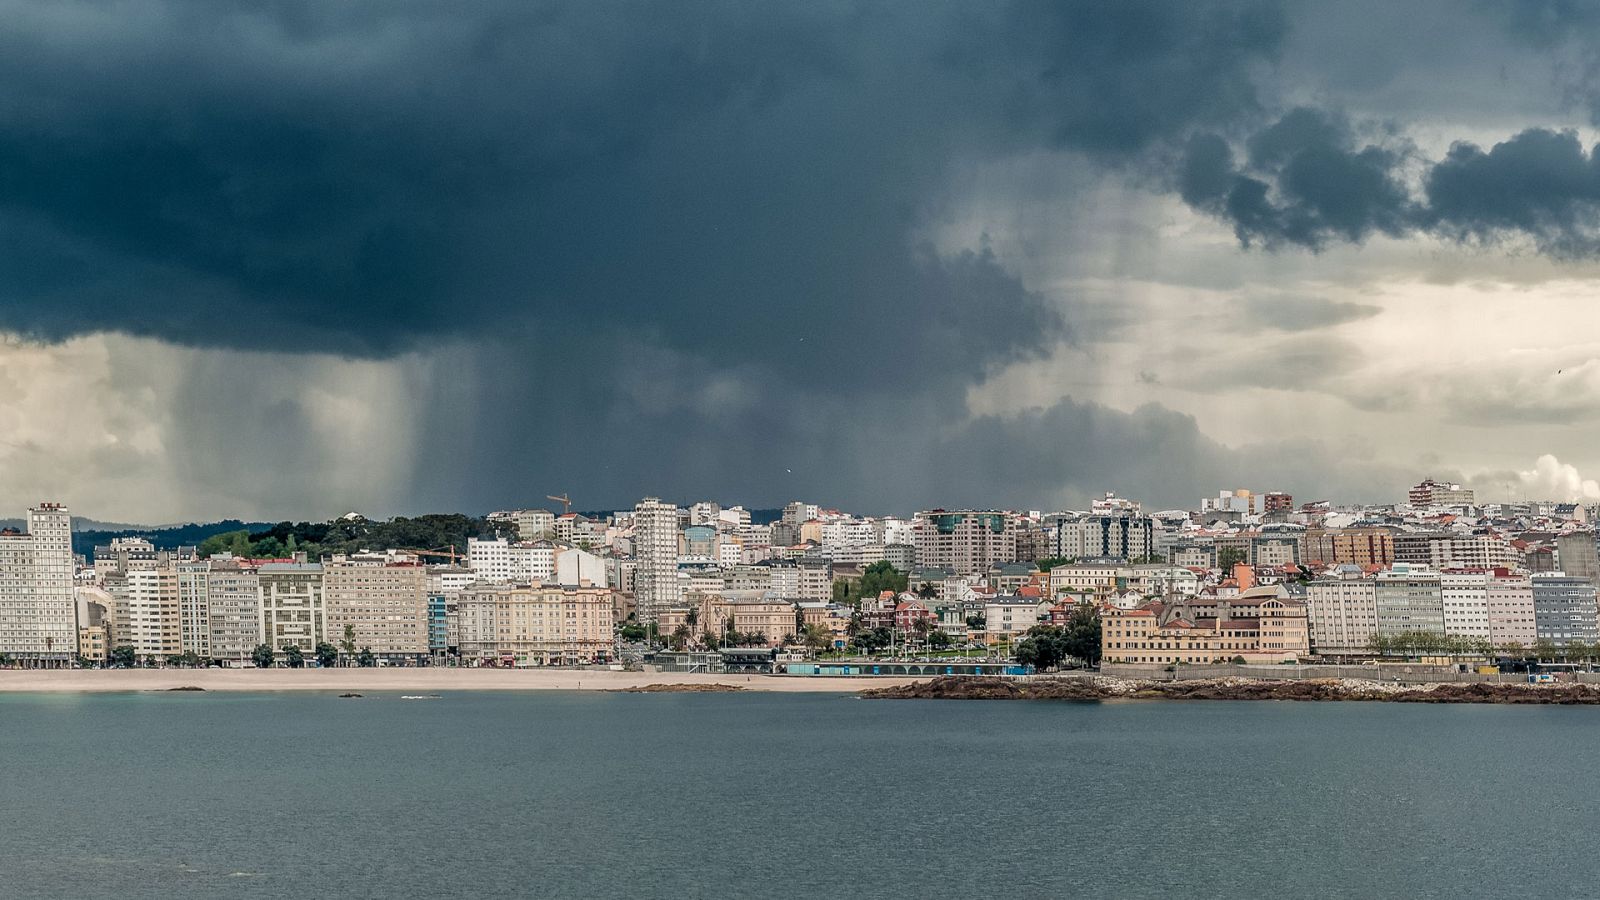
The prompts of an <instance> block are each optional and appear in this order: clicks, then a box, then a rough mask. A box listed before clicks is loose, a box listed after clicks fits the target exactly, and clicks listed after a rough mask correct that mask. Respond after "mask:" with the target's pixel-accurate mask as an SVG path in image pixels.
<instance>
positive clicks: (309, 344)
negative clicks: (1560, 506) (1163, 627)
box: [0, 0, 1600, 522]
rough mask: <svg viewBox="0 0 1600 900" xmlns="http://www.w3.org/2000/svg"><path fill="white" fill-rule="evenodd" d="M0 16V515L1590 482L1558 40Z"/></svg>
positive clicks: (1150, 12)
mask: <svg viewBox="0 0 1600 900" xmlns="http://www.w3.org/2000/svg"><path fill="white" fill-rule="evenodd" d="M1589 9H1591V7H1585V6H1583V5H1580V4H1571V3H1566V2H1559V0H1552V2H1548V3H1518V4H1512V3H1490V2H1477V3H1470V2H1435V3H1427V2H1415V3H1412V2H1408V3H1404V4H1395V3H1392V2H1372V3H1360V2H1345V3H1338V4H1327V3H1303V4H1294V3H1289V4H1279V3H1237V4H1233V3H1230V4H1206V3H1170V2H1162V3H1153V4H1144V3H1138V2H1122V3H1115V4H1107V3H1084V4H1081V5H1074V4H1070V3H1069V4H1062V3H1056V2H1048V3H1047V2H1039V3H1032V2H1018V3H1002V2H993V3H973V2H963V3H943V4H942V3H937V2H927V0H918V2H914V3H913V2H862V3H849V2H829V3H795V2H785V3H775V4H762V3H752V2H747V0H740V2H728V3H710V2H706V3H696V2H682V0H670V2H661V3H648V2H634V3H608V2H595V0H582V2H566V3H529V2H524V0H508V2H479V3H473V2H462V3H450V4H439V3H433V2H427V3H423V2H404V0H374V2H360V0H354V2H343V3H336V4H330V3H323V2H310V0H308V2H280V3H272V2H229V0H190V2H178V0H171V2H157V0H145V2H141V0H121V2H72V3H38V2H6V0H0V17H3V19H4V21H5V22H6V23H7V24H6V27H5V28H4V29H0V241H3V242H0V247H3V248H4V249H3V252H0V292H3V295H4V300H3V302H0V332H3V340H0V490H3V491H4V494H5V496H8V497H10V498H11V499H10V500H9V501H8V505H9V506H10V507H11V512H9V513H4V514H6V515H10V514H15V513H16V512H19V511H20V509H21V508H22V507H23V506H25V505H27V504H28V503H31V502H33V501H35V500H39V499H46V498H49V499H60V500H63V501H65V502H67V503H69V504H70V505H71V506H72V508H73V510H74V512H75V513H77V514H80V515H85V516H92V517H94V518H99V519H110V520H124V521H126V520H132V521H145V522H164V521H175V520H180V519H190V518H200V519H205V518H219V517H223V516H238V517H245V518H268V519H277V518H296V519H301V518H310V519H321V518H327V517H329V516H332V515H337V514H339V513H343V512H345V511H347V510H351V509H358V510H361V511H363V512H366V513H368V514H369V515H390V514H396V513H420V512H426V511H442V510H464V511H474V512H481V511H484V510H487V509H491V508H498V507H507V506H517V505H526V504H533V503H536V502H540V501H542V499H543V497H544V495H545V494H547V493H561V492H563V491H567V492H570V493H571V494H572V497H573V501H574V503H575V505H576V506H578V507H579V508H581V509H599V508H612V507H621V506H626V505H631V504H632V503H633V502H634V501H635V500H636V499H637V498H638V497H640V496H642V495H645V494H656V495H661V496H664V497H669V498H672V499H676V500H679V501H683V502H687V501H690V500H694V499H699V498H711V499H719V500H722V501H723V502H725V503H734V502H742V503H745V504H746V505H754V506H766V505H776V504H781V503H783V502H785V501H787V500H790V499H794V498H804V499H807V500H809V501H812V502H820V503H823V504H826V505H834V506H839V507H842V508H848V509H853V510H856V511H860V512H877V513H881V512H899V513H908V512H911V511H914V510H915V509H917V508H919V507H924V506H930V505H947V506H948V505H964V504H982V505H1001V506H1010V507H1017V508H1033V509H1054V508H1061V507H1071V506H1076V505H1081V504H1083V503H1084V502H1085V501H1086V500H1087V498H1089V497H1090V496H1093V495H1095V494H1097V493H1099V492H1101V491H1104V490H1115V491H1117V492H1118V493H1120V494H1123V495H1126V496H1131V497H1135V498H1139V499H1142V500H1144V501H1146V503H1147V504H1150V505H1154V506H1158V507H1165V506H1178V505H1182V506H1188V505H1193V504H1195V503H1196V502H1197V501H1198V499H1199V498H1200V497H1201V496H1203V495H1210V494H1213V493H1214V492H1215V491H1217V490H1219V489H1222V488H1232V487H1249V488H1252V489H1256V490H1288V491H1292V492H1293V493H1294V494H1295V495H1296V497H1297V498H1302V499H1331V500H1335V501H1367V500H1371V501H1379V500H1393V499H1395V498H1396V497H1398V496H1401V495H1402V492H1403V489H1404V487H1405V485H1407V484H1409V483H1412V482H1414V481H1416V480H1418V479H1420V478H1421V477H1422V476H1424V475H1430V474H1431V475H1434V476H1436V477H1447V478H1457V479H1464V480H1468V481H1470V482H1471V483H1472V484H1473V485H1474V486H1476V487H1478V488H1479V489H1480V491H1482V492H1483V493H1484V494H1485V495H1487V496H1489V497H1491V498H1513V497H1552V498H1573V497H1588V498H1600V487H1597V485H1596V484H1595V483H1594V481H1593V480H1592V479H1594V478H1596V477H1600V445H1597V444H1596V442H1595V441H1594V440H1592V437H1593V435H1594V434H1595V433H1596V425H1597V424H1600V328H1597V327H1596V326H1597V325H1600V313H1596V312H1595V311H1594V309H1593V305H1594V303H1595V298H1594V293H1595V291H1594V285H1595V284H1596V283H1597V282H1596V277H1597V276H1600V158H1597V156H1596V154H1595V152H1594V150H1593V149H1592V148H1593V145H1594V143H1595V140H1596V136H1597V134H1600V132H1597V130H1596V123H1597V122H1600V118H1597V117H1600V53H1597V52H1596V51H1595V49H1594V48H1596V47H1600V14H1595V13H1590V12H1589V11H1588V10H1589Z"/></svg>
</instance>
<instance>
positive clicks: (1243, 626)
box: [1100, 597, 1309, 665]
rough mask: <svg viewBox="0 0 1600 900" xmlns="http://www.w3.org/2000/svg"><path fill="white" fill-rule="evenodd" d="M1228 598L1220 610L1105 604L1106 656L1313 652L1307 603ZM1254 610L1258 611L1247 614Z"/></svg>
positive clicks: (1149, 659)
mask: <svg viewBox="0 0 1600 900" xmlns="http://www.w3.org/2000/svg"><path fill="white" fill-rule="evenodd" d="M1235 599H1237V598H1229V599H1228V600H1227V601H1224V602H1222V604H1221V605H1220V607H1210V608H1211V609H1215V610H1217V611H1218V612H1220V613H1221V614H1220V615H1211V616H1204V615H1195V613H1196V612H1200V613H1204V612H1205V611H1206V610H1207V607H1205V606H1200V607H1194V606H1190V605H1187V604H1183V605H1174V604H1164V603H1162V602H1160V601H1152V602H1150V603H1146V604H1145V605H1143V606H1141V607H1139V608H1137V609H1118V608H1116V607H1114V606H1105V607H1102V608H1101V610H1100V645H1101V658H1102V659H1103V660H1104V661H1105V662H1108V663H1135V664H1152V663H1153V664H1169V665H1170V664H1173V663H1217V662H1229V661H1232V660H1234V659H1238V658H1243V659H1244V661H1245V662H1250V663H1280V662H1292V661H1294V660H1296V659H1299V658H1300V656H1302V655H1303V654H1305V653H1307V652H1308V649H1309V648H1308V647H1307V640H1308V630H1307V627H1306V621H1307V620H1306V608H1305V605H1304V604H1301V603H1296V602H1295V601H1292V600H1286V599H1283V598H1280V597H1253V598H1248V600H1249V602H1247V603H1245V604H1243V605H1238V606H1235V605H1231V603H1232V601H1233V600H1235ZM1245 613H1254V615H1245Z"/></svg>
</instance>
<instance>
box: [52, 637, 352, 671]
mask: <svg viewBox="0 0 1600 900" xmlns="http://www.w3.org/2000/svg"><path fill="white" fill-rule="evenodd" d="M311 658H312V659H314V660H315V661H316V663H317V665H319V666H321V667H323V668H325V669H331V668H333V667H335V666H337V665H339V662H340V659H341V655H340V652H339V648H338V647H335V646H334V645H332V644H329V643H327V642H326V641H324V642H320V643H318V644H317V646H316V649H315V650H313V651H312V655H311ZM343 658H347V659H350V660H352V661H354V662H355V664H356V665H357V666H361V667H366V668H370V667H372V666H376V665H377V664H378V657H377V656H376V655H375V654H374V653H373V652H372V648H370V647H362V648H361V651H360V652H359V653H358V652H355V650H354V648H352V649H351V651H350V653H349V654H348V655H347V656H345V657H343ZM250 659H251V660H252V661H253V662H254V663H255V664H256V666H258V667H259V668H263V669H265V668H269V667H271V666H272V665H274V664H276V663H277V662H278V661H279V660H280V659H281V660H282V662H283V665H284V666H286V667H288V668H290V669H299V668H303V667H304V666H305V664H306V653H305V651H304V650H302V649H301V648H300V647H299V645H297V644H285V645H284V646H283V649H282V650H281V651H278V650H273V649H272V645H271V644H257V645H256V648H255V649H254V650H251V651H250ZM215 662H218V660H215V659H211V658H208V657H203V656H201V655H200V654H198V653H195V652H193V651H187V652H184V653H169V654H167V655H166V656H164V657H160V658H159V659H158V658H157V657H156V656H153V655H146V656H143V657H141V656H140V655H139V651H138V650H136V649H135V648H133V647H130V646H127V645H124V646H121V647H114V648H112V650H111V654H110V656H109V657H108V658H107V660H106V665H107V666H108V667H110V668H113V669H135V668H139V667H141V666H143V667H144V668H154V667H155V666H156V665H157V664H158V663H165V664H166V665H168V666H172V667H176V668H183V669H199V668H204V667H206V666H209V665H212V664H213V663H215ZM78 663H79V665H81V666H85V667H87V666H88V665H89V662H88V661H87V660H85V659H83V658H82V657H80V658H79V660H78Z"/></svg>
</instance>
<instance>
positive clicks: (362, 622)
mask: <svg viewBox="0 0 1600 900" xmlns="http://www.w3.org/2000/svg"><path fill="white" fill-rule="evenodd" d="M323 597H324V605H325V607H326V619H327V629H328V630H327V633H328V635H330V638H329V643H332V644H334V645H338V644H339V643H340V642H342V641H343V640H344V639H345V634H346V632H347V631H349V632H350V633H352V634H353V638H352V639H353V640H354V642H355V645H356V646H357V647H360V648H363V649H370V650H371V651H372V652H373V653H374V654H376V655H377V656H379V657H383V658H386V659H390V660H394V661H400V660H421V659H423V658H425V657H427V656H428V573H427V570H426V569H425V568H424V567H423V566H422V565H419V564H416V563H397V562H389V561H387V560H386V559H385V558H384V557H382V556H350V557H344V556H336V557H334V558H333V559H331V560H329V561H328V562H327V563H325V564H324V566H323Z"/></svg>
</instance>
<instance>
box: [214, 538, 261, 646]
mask: <svg viewBox="0 0 1600 900" xmlns="http://www.w3.org/2000/svg"><path fill="white" fill-rule="evenodd" d="M207 563H208V566H207V568H206V610H207V612H206V626H207V627H208V628H209V629H210V636H209V638H208V646H209V650H210V652H209V656H210V657H211V658H212V659H216V660H221V661H223V663H224V664H226V665H232V666H243V665H244V661H245V660H246V659H247V658H248V657H249V656H250V651H251V650H253V649H254V648H255V646H256V645H257V644H259V643H261V596H260V594H261V585H260V579H259V578H258V577H257V575H256V566H255V565H254V564H253V563H251V562H249V561H247V560H239V559H234V558H232V557H229V556H214V557H212V558H211V559H209V560H207Z"/></svg>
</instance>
